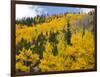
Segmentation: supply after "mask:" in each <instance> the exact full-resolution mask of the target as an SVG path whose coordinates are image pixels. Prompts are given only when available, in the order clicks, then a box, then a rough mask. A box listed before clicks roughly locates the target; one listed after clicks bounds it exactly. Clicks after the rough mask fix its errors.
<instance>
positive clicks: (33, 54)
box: [16, 12, 95, 72]
mask: <svg viewBox="0 0 100 77" xmlns="http://www.w3.org/2000/svg"><path fill="white" fill-rule="evenodd" d="M94 27H95V26H94V13H92V12H90V13H88V14H85V13H83V14H80V13H76V14H73V13H65V14H59V15H52V16H49V15H41V16H36V17H34V18H23V19H21V20H16V71H17V72H47V71H65V70H84V69H92V68H94V63H95V60H94V54H95V53H94V49H95V46H94V45H95V42H94V40H95V39H94Z"/></svg>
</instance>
